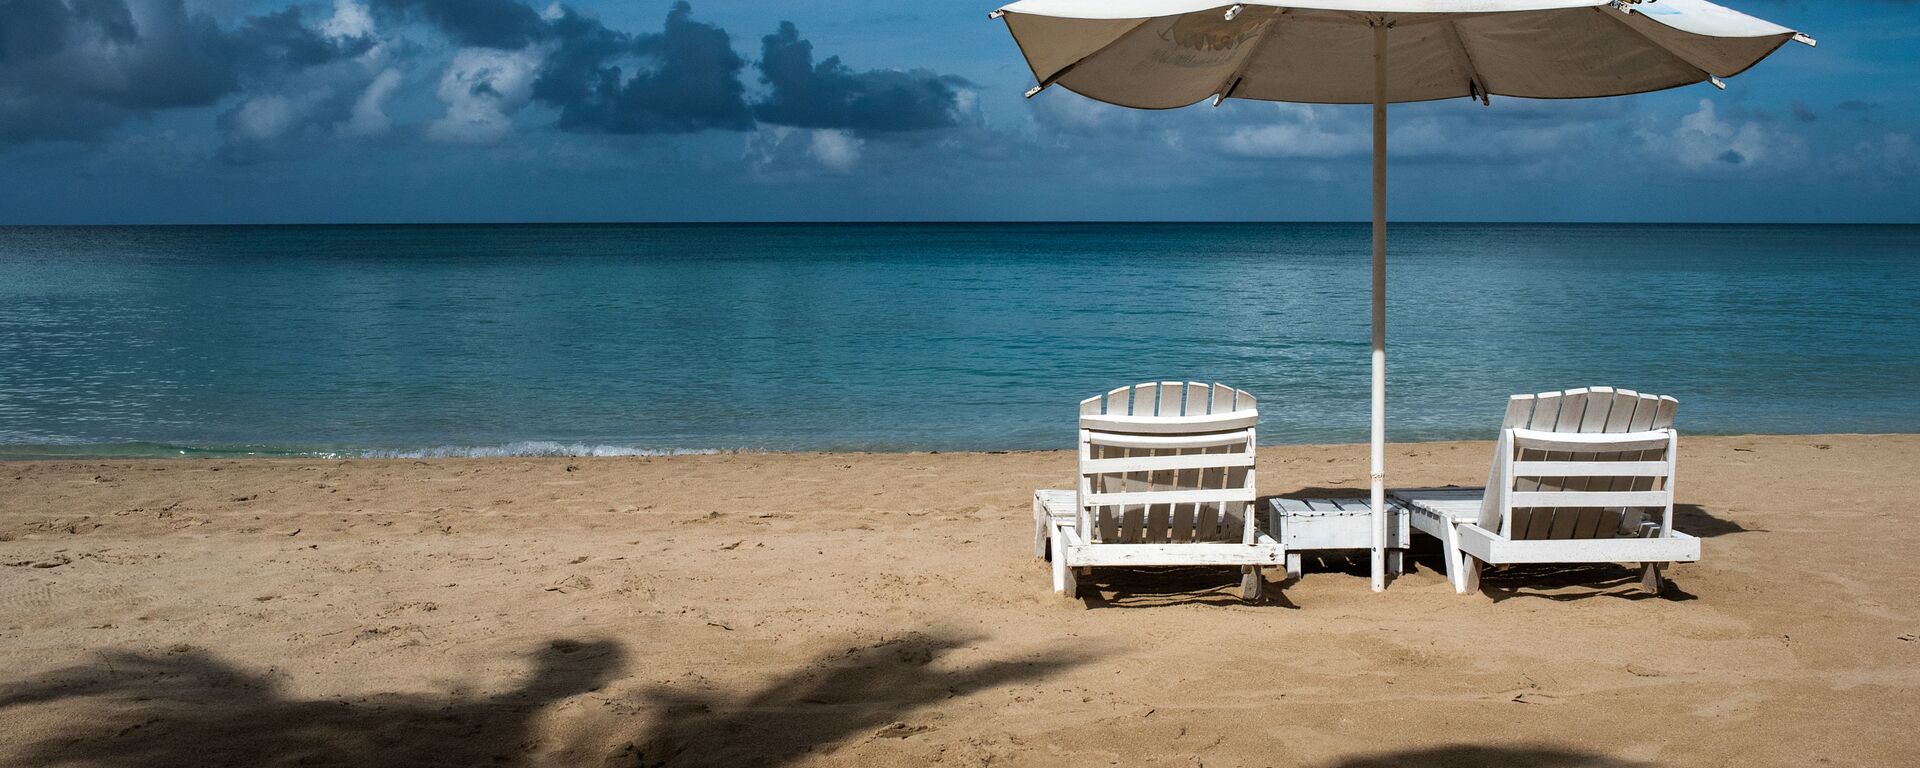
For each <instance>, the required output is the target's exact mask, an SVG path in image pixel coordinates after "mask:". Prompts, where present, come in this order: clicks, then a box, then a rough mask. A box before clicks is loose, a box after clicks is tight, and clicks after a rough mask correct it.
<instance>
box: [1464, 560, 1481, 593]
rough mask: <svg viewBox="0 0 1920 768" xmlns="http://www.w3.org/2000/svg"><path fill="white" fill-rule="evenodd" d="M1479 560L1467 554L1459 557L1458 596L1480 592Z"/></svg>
mask: <svg viewBox="0 0 1920 768" xmlns="http://www.w3.org/2000/svg"><path fill="white" fill-rule="evenodd" d="M1480 565H1481V564H1480V558H1477V557H1474V556H1473V555H1469V554H1464V553H1463V554H1461V555H1460V570H1461V571H1462V573H1461V574H1460V589H1459V592H1460V594H1463V595H1464V594H1468V593H1470V592H1478V591H1480Z"/></svg>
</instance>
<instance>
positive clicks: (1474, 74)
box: [1447, 19, 1493, 106]
mask: <svg viewBox="0 0 1920 768" xmlns="http://www.w3.org/2000/svg"><path fill="white" fill-rule="evenodd" d="M1447 40H1448V41H1450V42H1451V43H1452V44H1453V45H1452V46H1451V47H1452V48H1453V58H1454V61H1453V63H1454V66H1457V67H1459V68H1460V69H1461V70H1462V71H1463V72H1464V73H1465V74H1466V76H1467V98H1470V99H1474V100H1476V101H1478V102H1480V104H1481V105H1482V106H1486V105H1488V104H1492V103H1493V100H1492V99H1491V98H1490V97H1489V96H1488V94H1487V82H1486V80H1485V78H1482V77H1481V76H1480V69H1479V68H1478V67H1475V66H1474V65H1473V51H1470V50H1467V40H1466V38H1464V37H1461V36H1460V28H1459V27H1458V26H1456V25H1455V24H1454V22H1453V20H1452V19H1448V20H1447Z"/></svg>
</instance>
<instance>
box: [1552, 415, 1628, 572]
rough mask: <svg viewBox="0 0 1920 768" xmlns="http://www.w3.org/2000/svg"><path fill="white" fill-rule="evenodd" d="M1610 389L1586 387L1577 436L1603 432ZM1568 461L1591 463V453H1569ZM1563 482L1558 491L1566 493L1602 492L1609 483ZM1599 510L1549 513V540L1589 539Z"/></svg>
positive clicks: (1579, 479) (1566, 479) (1572, 478)
mask: <svg viewBox="0 0 1920 768" xmlns="http://www.w3.org/2000/svg"><path fill="white" fill-rule="evenodd" d="M1613 395H1614V391H1613V387H1590V388H1588V389H1587V409H1586V411H1585V412H1584V413H1582V414H1581V415H1580V428H1579V432H1581V433H1582V434H1590V433H1591V434H1598V433H1602V432H1606V431H1607V421H1608V420H1609V419H1610V418H1611V416H1612V413H1613V400H1614V397H1613ZM1568 458H1569V459H1570V460H1571V459H1594V458H1597V456H1596V455H1595V454H1592V453H1572V454H1569V455H1568ZM1561 477H1562V478H1564V479H1563V480H1562V481H1561V485H1560V487H1561V488H1563V489H1565V490H1569V491H1589V490H1593V491H1604V490H1607V488H1606V487H1605V486H1606V485H1608V484H1609V483H1610V482H1611V481H1609V480H1601V481H1598V482H1599V483H1600V485H1601V487H1598V488H1596V487H1593V483H1594V482H1595V481H1593V480H1591V479H1590V478H1589V477H1588V476H1585V475H1571V476H1569V475H1561ZM1600 514H1601V512H1600V508H1599V507H1564V508H1555V509H1554V510H1553V529H1552V530H1551V531H1550V532H1548V534H1547V538H1549V539H1573V538H1592V535H1591V534H1590V533H1588V532H1590V531H1592V530H1593V529H1594V527H1595V524H1596V523H1597V522H1599V520H1600Z"/></svg>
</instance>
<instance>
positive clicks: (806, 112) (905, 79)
mask: <svg viewBox="0 0 1920 768" xmlns="http://www.w3.org/2000/svg"><path fill="white" fill-rule="evenodd" d="M760 51H761V55H760V64H759V68H760V78H761V80H762V81H763V82H765V83H766V84H767V85H768V86H769V87H770V88H771V93H769V94H768V97H767V99H766V100H765V101H761V102H758V103H756V104H754V105H753V113H754V115H755V116H757V117H759V118H760V121H761V122H765V123H772V124H776V125H789V126H794V127H797V128H837V129H844V130H852V131H857V132H861V133H890V132H898V131H915V130H925V129H930V128H947V127H952V126H954V125H958V124H959V122H960V100H959V94H960V89H962V88H964V87H965V86H967V85H968V83H967V81H966V80H964V79H961V78H959V77H955V76H952V75H941V74H938V73H934V72H929V71H927V70H923V69H916V70H912V71H899V70H869V71H865V72H857V71H854V70H853V69H850V68H848V67H847V66H846V65H845V64H842V63H840V57H838V56H830V57H828V58H827V59H826V60H825V61H822V62H820V63H818V64H815V63H814V61H813V44H812V43H809V42H807V41H806V40H803V39H801V38H800V30H799V29H798V28H797V27H795V26H794V25H793V23H792V22H785V21H783V22H780V27H779V29H777V30H775V31H774V33H773V34H771V35H767V36H766V37H764V38H761V48H760Z"/></svg>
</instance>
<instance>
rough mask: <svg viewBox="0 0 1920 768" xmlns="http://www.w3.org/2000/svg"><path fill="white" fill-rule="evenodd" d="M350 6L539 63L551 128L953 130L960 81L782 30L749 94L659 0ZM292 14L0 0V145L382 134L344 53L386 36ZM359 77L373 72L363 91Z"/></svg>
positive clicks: (283, 145) (734, 61)
mask: <svg viewBox="0 0 1920 768" xmlns="http://www.w3.org/2000/svg"><path fill="white" fill-rule="evenodd" d="M363 1H364V2H367V3H368V7H369V8H370V9H371V10H372V11H373V13H374V14H375V15H376V16H377V17H380V18H385V19H388V20H391V21H394V22H401V23H406V24H418V25H422V26H424V27H425V28H426V29H427V30H431V31H432V32H434V33H437V34H438V35H441V36H443V37H444V39H446V40H447V41H449V42H451V43H453V44H455V45H457V46H459V47H462V48H483V49H484V48H492V49H499V50H502V51H514V52H521V53H522V54H524V55H535V56H538V57H540V58H539V59H538V61H539V64H538V67H537V69H536V70H535V73H534V81H533V86H532V90H531V100H532V101H533V102H534V103H538V104H542V105H545V106H547V107H551V108H552V109H554V110H555V111H556V112H557V117H556V120H555V123H554V125H555V127H557V128H559V129H561V130H563V131H569V132H579V133H611V134H681V133H695V132H700V131H707V130H725V131H747V130H752V129H753V128H754V127H755V126H756V125H759V124H769V125H777V126H790V127H797V128H811V129H839V130H846V131H850V132H853V133H857V134H860V135H863V136H876V135H886V134H899V133H904V132H911V131H923V130H927V129H940V128H951V127H954V126H956V125H958V124H959V123H960V122H961V119H962V114H961V113H962V107H961V93H962V91H963V90H964V89H965V88H966V87H968V83H967V81H965V80H963V79H961V78H958V77H954V76H950V75H942V74H938V73H934V72H929V71H926V70H913V71H894V70H864V71H863V70H854V69H852V68H850V67H848V66H846V65H845V64H843V63H842V62H841V61H840V59H839V58H838V57H828V58H826V59H825V60H824V61H820V62H818V63H816V62H815V61H814V51H813V46H812V44H811V43H809V42H808V41H807V40H805V39H803V38H801V37H800V32H799V30H798V29H797V28H796V27H795V26H794V25H793V24H791V23H787V22H782V23H780V24H779V26H778V27H777V29H776V31H775V32H774V33H773V34H771V35H768V36H766V37H765V38H763V39H762V47H761V52H762V60H761V61H760V62H759V63H758V69H759V73H760V75H761V82H762V83H764V84H765V86H766V91H765V96H764V98H762V99H761V100H759V101H754V100H753V99H752V98H751V97H750V95H749V93H748V87H747V86H746V85H745V84H744V83H743V81H742V73H743V72H744V71H745V70H746V67H747V64H748V60H747V59H746V58H745V57H742V56H741V55H740V53H739V52H737V51H736V50H735V49H734V47H733V40H732V38H731V36H730V35H729V34H728V32H727V31H726V30H724V29H722V28H720V27H718V26H716V25H713V24H710V23H706V22H702V21H698V20H696V19H695V18H694V15H693V10H692V8H691V6H690V5H689V4H688V3H686V2H676V3H674V4H673V5H672V6H671V7H670V9H669V10H668V12H667V14H666V19H665V22H664V23H663V25H662V26H661V27H660V28H659V29H658V30H657V31H644V32H629V31H624V30H620V29H614V28H610V27H607V26H606V25H605V24H603V23H602V22H600V21H599V20H598V19H595V18H592V17H590V16H587V15H583V14H580V13H578V12H576V11H574V10H572V9H570V8H565V7H556V8H555V9H554V10H551V11H549V12H547V13H546V14H545V15H542V14H541V13H540V12H537V11H536V10H535V9H534V7H533V6H532V5H529V4H528V3H527V2H524V1H523V0H363ZM303 7H304V6H302V5H289V6H287V7H285V8H283V9H281V10H278V11H273V12H268V13H262V14H258V15H252V16H245V17H241V18H238V19H237V20H235V21H231V22H229V23H228V24H227V25H225V26H223V25H222V24H221V23H220V22H219V21H216V20H215V18H214V17H213V16H211V15H209V14H208V13H206V12H202V11H196V10H193V9H191V8H189V6H188V5H187V3H186V1H185V0H4V4H0V8H3V9H4V12H0V146H5V145H8V144H13V143H19V142H25V141H33V140H49V139H51V140H63V139H64V140H88V139H95V138H98V137H100V136H101V135H103V134H105V133H106V132H107V131H109V130H111V129H113V128H115V127H117V126H120V125H122V124H124V123H126V122H128V121H130V120H138V119H141V118H144V117H147V116H149V115H151V114H153V113H155V112H157V111H160V110H167V109H180V108H195V107H212V106H216V105H220V104H222V103H225V104H226V107H225V109H224V111H223V112H222V113H221V114H220V116H219V117H218V118H217V120H216V121H215V124H214V127H215V128H216V129H218V130H219V131H220V132H221V133H222V135H223V137H224V138H225V140H226V142H227V147H226V149H225V150H223V153H225V154H228V155H233V154H235V153H234V152H233V151H232V150H234V149H235V148H236V147H240V146H241V145H249V144H250V145H251V146H248V147H241V148H243V149H246V150H247V152H245V153H242V154H246V155H248V156H260V153H259V152H257V151H255V150H257V149H258V148H259V147H260V146H263V145H265V144H266V143H269V142H268V139H271V143H273V144H276V145H277V146H278V149H276V150H275V152H276V153H280V154H285V153H286V152H288V151H294V150H297V149H298V147H297V146H294V145H295V144H297V143H300V142H305V141H307V140H309V139H314V138H324V137H325V136H327V135H329V133H330V132H331V133H340V132H342V131H345V132H349V133H352V132H354V131H355V130H358V129H353V128H351V127H349V126H347V123H348V122H349V121H351V120H354V119H356V112H355V110H356V109H357V110H359V113H360V116H370V117H371V119H370V120H368V121H362V122H365V123H366V124H369V125H373V126H375V127H376V128H379V129H380V130H385V129H384V128H383V127H381V126H384V125H387V124H388V123H390V121H389V120H388V119H387V118H386V117H384V114H376V113H377V112H378V110H377V109H376V108H377V107H378V104H377V103H376V104H374V105H373V108H369V107H368V106H367V103H365V102H364V101H363V100H362V99H361V98H360V97H361V96H362V95H365V94H369V93H378V94H391V93H392V91H393V89H394V88H396V87H398V86H399V84H400V83H401V82H402V80H401V77H400V73H397V72H388V71H385V70H382V69H381V68H382V67H385V66H388V65H386V64H380V63H378V62H374V61H372V59H376V58H379V57H378V56H369V57H361V54H367V53H369V52H370V51H374V49H375V47H376V46H378V45H382V43H383V40H384V41H389V42H390V41H392V40H399V38H392V39H391V40H389V39H387V38H383V39H380V40H376V39H374V38H373V37H372V36H371V33H368V34H369V36H366V37H341V36H340V34H341V33H340V32H339V31H337V27H336V28H335V29H336V31H334V32H332V33H326V32H322V31H321V29H322V27H323V23H325V20H324V19H315V18H310V17H309V14H306V13H305V12H303ZM389 55H390V54H389ZM356 57H361V58H365V59H367V61H365V62H362V61H361V58H356ZM375 78H383V79H382V80H380V81H379V84H378V86H377V87H376V81H375ZM414 82H418V80H415V81H414ZM491 83H492V80H490V79H483V80H481V81H479V83H478V84H477V85H474V86H473V87H474V88H486V87H491ZM523 93H524V92H523ZM381 98H385V96H384V95H382V96H381ZM444 98H445V97H443V100H444ZM520 98H521V99H522V100H521V102H520V103H522V104H524V103H526V98H527V97H526V96H525V95H523V96H521V97H520ZM375 101H378V100H377V99H376V100H375ZM510 118H511V113H510V112H509V113H508V114H507V116H506V119H510ZM357 135H370V134H369V132H366V131H361V132H359V133H358V134H357ZM236 156H237V155H236Z"/></svg>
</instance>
